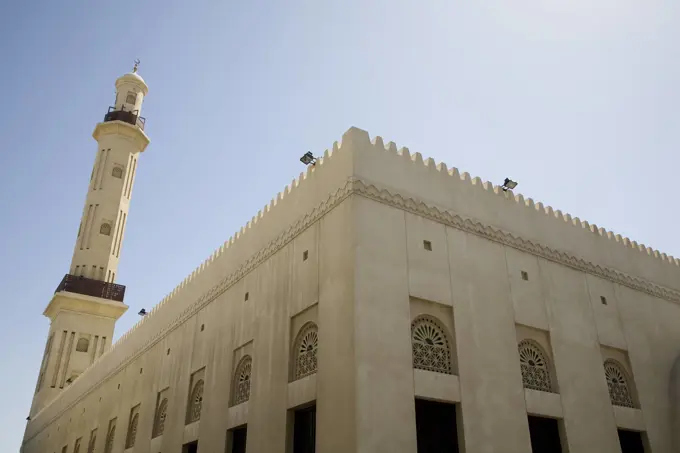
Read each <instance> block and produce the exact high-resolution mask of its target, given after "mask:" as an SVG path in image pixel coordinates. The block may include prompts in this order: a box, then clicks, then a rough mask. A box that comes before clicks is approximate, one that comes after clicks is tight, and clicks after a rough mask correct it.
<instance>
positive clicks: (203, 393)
mask: <svg viewBox="0 0 680 453" xmlns="http://www.w3.org/2000/svg"><path fill="white" fill-rule="evenodd" d="M679 303H680V262H678V260H676V259H673V258H671V257H668V256H666V255H664V254H660V253H659V252H657V251H653V250H651V249H648V248H646V247H645V246H643V245H640V244H637V243H635V242H631V241H629V240H628V239H625V238H621V237H620V236H618V235H615V234H613V233H611V232H607V231H605V230H603V229H599V228H598V227H596V226H595V225H589V224H588V223H586V222H581V221H580V220H579V219H577V218H572V217H571V216H569V215H565V214H562V213H561V212H559V211H554V210H553V209H552V208H550V207H544V206H543V205H542V204H541V203H534V202H533V201H532V200H525V199H524V198H523V197H522V196H521V195H518V196H515V195H514V194H513V193H512V192H511V191H508V192H504V191H502V190H500V188H498V187H495V186H493V185H491V184H489V183H483V182H482V181H481V180H479V179H477V178H475V179H471V178H470V176H469V175H468V174H462V175H461V174H459V173H458V171H457V170H455V169H451V170H449V169H448V168H447V167H446V166H445V165H444V164H439V165H435V163H434V161H433V160H431V159H428V160H423V158H422V156H421V155H420V154H417V153H416V154H414V155H411V154H410V153H409V151H408V149H406V148H402V149H401V150H399V151H398V150H397V147H396V146H395V145H394V143H389V144H388V145H387V146H385V145H384V144H383V142H382V139H380V138H379V137H376V138H375V140H373V141H372V142H371V141H370V139H369V136H368V134H367V133H366V132H365V131H362V130H359V129H356V128H351V129H350V130H348V131H347V132H346V133H345V134H344V135H343V138H342V142H341V144H338V143H336V144H335V145H334V146H333V149H332V151H327V152H326V153H325V154H324V156H323V157H322V158H320V159H319V161H318V162H317V163H316V164H315V165H311V166H309V167H308V168H307V171H306V172H305V173H303V174H301V175H300V177H299V178H298V179H297V180H295V181H293V182H292V183H291V185H290V186H288V187H287V188H286V189H285V190H284V191H283V192H281V193H280V194H279V195H278V196H277V197H276V198H275V199H274V200H272V202H271V203H270V204H269V205H268V206H266V207H265V208H264V209H263V210H262V211H260V212H259V213H258V215H257V216H255V217H253V219H252V220H251V221H250V222H249V223H248V225H247V226H245V227H244V228H242V229H241V231H239V232H238V233H237V234H236V235H235V236H234V237H232V238H231V239H229V240H228V241H227V242H226V243H225V244H224V245H223V246H222V247H220V249H219V250H217V251H216V252H215V253H214V254H213V255H212V256H211V257H210V258H209V259H208V260H206V261H205V262H204V263H203V264H202V265H201V266H200V267H199V268H198V269H196V271H194V272H193V273H192V274H191V275H190V276H189V277H188V278H187V279H185V280H184V281H183V282H182V283H181V284H180V285H179V286H178V287H177V288H175V289H174V290H173V291H172V292H171V293H170V294H169V295H168V296H167V297H166V298H165V299H163V300H162V301H161V302H160V303H159V304H158V305H157V306H156V307H154V309H153V310H151V312H150V313H149V314H148V315H147V316H145V317H144V318H142V319H141V321H140V322H138V323H137V325H135V327H133V328H132V329H131V330H130V331H129V332H127V333H125V334H124V335H123V336H122V337H121V339H120V340H119V341H118V342H117V343H115V344H114V345H113V346H112V347H111V349H110V350H109V351H108V352H106V353H105V354H104V355H102V356H101V357H99V358H97V360H96V361H95V363H94V364H93V365H92V366H90V367H89V368H88V369H87V370H86V371H85V372H84V373H83V374H82V375H81V376H80V377H79V378H78V379H76V380H75V381H74V382H73V383H72V384H71V385H70V386H68V387H66V388H65V389H64V390H63V391H62V392H61V393H60V394H59V395H58V396H57V397H56V398H54V399H53V400H52V401H51V403H49V404H48V405H47V406H46V407H44V408H43V409H42V410H41V411H40V412H38V413H37V414H36V415H35V416H34V417H33V418H32V420H31V421H30V422H29V423H28V425H27V428H26V433H25V437H24V443H23V449H22V451H23V452H24V453H44V452H58V451H67V452H69V453H70V452H72V451H74V448H75V445H80V447H79V448H80V451H81V452H83V453H84V452H85V451H87V450H86V447H87V446H88V445H89V443H90V442H91V438H92V436H93V433H95V434H96V437H94V439H95V440H94V448H95V450H93V451H97V452H102V451H103V452H108V453H119V452H123V451H126V452H128V451H129V452H135V453H158V452H179V451H180V450H181V446H182V445H184V444H187V443H189V442H192V441H194V440H198V449H199V451H201V452H223V451H225V445H227V443H228V442H227V437H228V435H227V430H229V429H231V428H235V427H239V426H243V425H245V424H247V429H248V436H247V451H248V453H276V452H281V453H284V452H288V453H290V452H292V443H291V420H292V417H291V412H290V410H291V409H294V408H299V407H304V406H305V405H308V404H310V403H312V402H315V404H316V451H317V452H322V453H335V452H365V453H369V452H370V453H375V452H386V453H387V452H389V453H402V452H403V453H413V452H415V451H417V447H416V437H417V436H416V409H415V399H416V398H423V399H428V400H435V401H444V402H451V403H456V413H457V430H458V442H459V446H460V451H464V452H467V453H476V452H480V453H487V452H488V453H525V452H528V451H531V444H530V434H529V425H528V421H527V414H532V415H541V416H546V417H550V418H554V419H559V420H560V423H561V425H560V426H561V430H562V433H561V434H562V439H561V441H562V445H563V451H565V452H566V451H569V452H571V453H575V452H578V453H585V452H597V453H610V452H611V453H615V452H620V451H621V449H620V447H619V439H618V436H617V428H623V429H628V430H633V431H640V432H644V433H645V441H646V443H647V446H646V447H647V449H648V450H649V452H655V453H656V452H659V453H664V452H671V451H676V450H674V448H675V445H674V441H675V439H674V436H676V435H677V434H676V433H677V431H678V427H679V426H677V425H676V424H674V423H675V422H674V419H673V417H672V414H673V409H674V408H673V405H672V404H671V400H670V395H669V389H670V390H673V388H672V386H671V380H670V379H671V370H672V368H673V365H674V362H675V360H676V357H677V356H678V353H679V351H680V329H678V328H677V326H678V325H680V306H679V305H678V304H679ZM676 374H677V372H676ZM676 379H677V378H676ZM672 394H673V395H675V394H676V393H675V392H672ZM612 401H613V402H614V403H616V404H612ZM94 430H96V432H95V431H94ZM133 432H134V442H132V443H131V442H130V440H131V436H132V433H133ZM65 446H66V450H62V448H64V447H65ZM649 452H648V453H649Z"/></svg>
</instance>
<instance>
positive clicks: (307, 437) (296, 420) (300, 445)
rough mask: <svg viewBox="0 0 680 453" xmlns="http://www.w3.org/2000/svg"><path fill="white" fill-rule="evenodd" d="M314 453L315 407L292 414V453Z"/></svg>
mask: <svg viewBox="0 0 680 453" xmlns="http://www.w3.org/2000/svg"><path fill="white" fill-rule="evenodd" d="M315 451H316V405H314V406H310V407H306V408H304V409H298V410H296V411H294V413H293V453H314V452H315Z"/></svg>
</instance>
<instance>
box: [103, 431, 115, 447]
mask: <svg viewBox="0 0 680 453" xmlns="http://www.w3.org/2000/svg"><path fill="white" fill-rule="evenodd" d="M115 438H116V427H115V425H114V426H112V427H111V429H110V430H109V433H108V434H107V435H106V445H104V453H112V452H113V441H114V440H115Z"/></svg>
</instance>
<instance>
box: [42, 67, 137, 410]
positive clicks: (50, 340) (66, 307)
mask: <svg viewBox="0 0 680 453" xmlns="http://www.w3.org/2000/svg"><path fill="white" fill-rule="evenodd" d="M138 66H139V60H135V66H134V68H133V70H132V72H129V73H127V74H124V75H123V76H121V77H119V78H118V79H117V80H116V99H115V103H114V105H113V106H111V107H109V109H108V111H107V113H106V114H105V115H104V120H103V121H102V122H100V123H98V124H97V125H96V126H95V129H94V132H93V133H92V136H93V137H94V139H95V140H96V141H97V151H96V156H95V161H94V166H93V169H92V175H91V176H90V183H89V186H88V191H87V196H86V197H85V208H84V209H83V214H82V217H81V221H80V227H79V228H78V235H77V237H76V244H75V248H74V251H73V258H72V260H71V266H70V268H69V271H68V273H67V274H66V275H65V276H64V278H63V279H62V280H61V283H60V284H59V286H58V287H57V290H56V291H55V293H54V296H53V297H52V300H51V301H50V303H49V304H48V305H47V308H46V309H45V312H44V315H45V316H47V317H48V318H50V321H51V323H50V331H49V333H48V337H47V344H46V346H45V353H44V356H43V361H42V364H41V366H40V374H39V376H38V383H37V386H36V393H35V396H34V397H33V405H32V407H31V416H33V415H34V414H35V413H37V412H38V411H39V410H40V409H41V408H42V407H44V406H45V405H46V404H47V403H48V402H49V401H50V400H52V399H53V398H54V397H55V396H56V395H58V394H59V392H60V391H61V389H63V388H64V387H66V386H68V385H69V384H70V383H71V382H73V380H74V379H76V378H77V377H78V376H79V375H80V373H82V372H83V371H84V370H85V368H87V367H88V366H89V365H91V364H92V363H93V362H94V360H95V359H96V358H97V357H99V356H100V355H102V354H103V353H104V352H106V350H108V349H109V347H110V345H111V338H112V336H113V329H114V325H115V322H116V320H118V318H120V317H121V316H122V315H123V313H125V311H126V310H127V308H128V307H127V305H125V304H124V303H123V298H124V296H125V286H123V285H120V284H116V283H114V282H115V280H116V272H117V270H118V263H119V259H120V254H121V247H122V243H123V238H124V236H125V227H126V225H127V220H128V212H129V208H130V200H131V198H132V188H133V186H134V181H135V177H136V173H137V161H138V159H139V156H140V155H141V153H142V152H143V151H144V150H145V149H146V147H147V145H148V144H149V138H148V137H147V136H146V134H145V133H144V124H145V120H144V117H142V116H141V115H140V113H141V109H142V103H143V101H144V97H145V96H146V94H147V92H148V90H149V89H148V87H147V85H146V83H145V82H144V79H142V78H141V77H140V76H139V74H137V68H138Z"/></svg>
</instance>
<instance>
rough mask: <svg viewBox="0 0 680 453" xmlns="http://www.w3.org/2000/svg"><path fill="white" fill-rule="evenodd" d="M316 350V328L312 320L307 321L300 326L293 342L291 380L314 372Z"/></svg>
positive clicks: (316, 361)
mask: <svg viewBox="0 0 680 453" xmlns="http://www.w3.org/2000/svg"><path fill="white" fill-rule="evenodd" d="M318 350H319V332H318V328H317V326H316V324H314V323H313V322H308V323H307V324H305V325H304V326H302V328H301V329H300V332H299V333H298V336H297V338H296V339H295V342H294V343H293V351H292V352H293V354H294V357H293V373H292V374H293V376H292V380H293V381H295V380H298V379H301V378H303V377H305V376H309V375H310V374H314V373H316V369H317V366H318V359H317V353H318Z"/></svg>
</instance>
